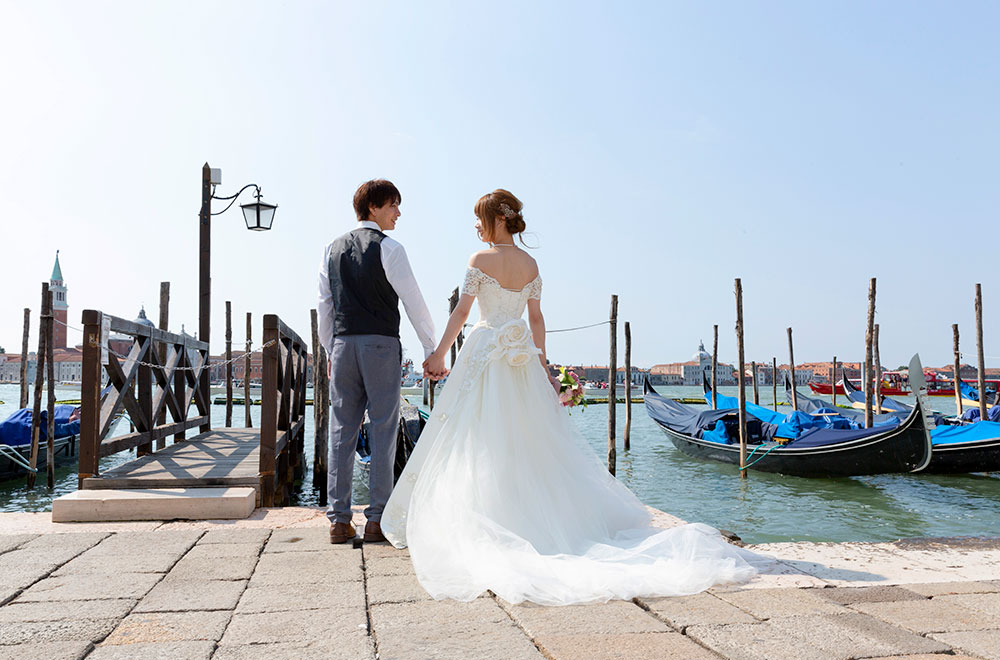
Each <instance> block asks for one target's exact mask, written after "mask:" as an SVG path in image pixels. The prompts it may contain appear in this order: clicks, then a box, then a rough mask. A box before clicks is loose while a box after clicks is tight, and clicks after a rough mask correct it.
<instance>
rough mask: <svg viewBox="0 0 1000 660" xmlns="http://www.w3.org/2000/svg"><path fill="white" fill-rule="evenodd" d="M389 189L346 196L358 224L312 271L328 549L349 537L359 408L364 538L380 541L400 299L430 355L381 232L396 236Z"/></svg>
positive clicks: (407, 283) (428, 332)
mask: <svg viewBox="0 0 1000 660" xmlns="http://www.w3.org/2000/svg"><path fill="white" fill-rule="evenodd" d="M401 199H402V198H401V196H400V194H399V190H397V189H396V186H394V185H393V184H392V183H391V182H389V181H386V180H385V179H375V180H373V181H367V182H365V183H363V184H361V187H360V188H358V190H357V192H355V193H354V212H355V213H356V214H357V216H358V225H357V227H355V228H354V230H353V231H350V232H348V233H347V234H344V235H343V236H341V237H340V238H338V239H336V240H335V241H333V242H332V243H330V245H328V246H327V248H326V252H325V254H324V255H323V263H322V264H321V265H320V269H319V310H318V315H319V335H320V341H321V343H322V344H323V347H324V348H325V349H326V351H327V354H328V355H329V356H330V370H331V377H330V403H331V416H330V456H329V461H328V475H327V494H328V497H329V501H330V508H329V510H328V511H327V512H326V516H327V518H329V520H330V523H331V526H330V543H345V542H347V541H349V540H351V539H353V538H354V537H355V536H356V532H355V530H354V526H353V525H351V485H352V482H353V476H354V451H355V447H356V446H357V437H358V432H359V431H360V429H361V423H362V420H363V418H364V414H365V409H366V408H367V409H368V418H369V421H370V424H369V444H370V445H371V471H370V474H369V492H370V498H371V499H370V504H369V505H368V507H367V508H366V509H365V517H366V518H368V524H367V525H365V532H364V540H365V541H366V542H369V543H373V542H378V541H385V540H386V539H385V536H383V535H382V528H381V526H380V525H379V521H380V520H381V519H382V510H383V509H384V508H385V503H386V501H387V500H388V499H389V494H390V493H391V492H392V486H393V463H394V460H395V456H396V433H397V430H398V427H399V402H400V380H401V373H400V369H401V365H402V347H401V346H400V343H399V301H400V300H402V302H403V307H404V308H405V309H406V315H407V316H408V317H409V319H410V323H411V324H412V325H413V328H414V330H416V331H417V337H418V338H419V339H420V343H421V344H422V345H423V347H424V354H425V357H427V356H429V355H430V354H431V353H432V352H434V322H433V321H432V320H431V315H430V312H428V311H427V305H426V304H425V303H424V298H423V296H422V295H421V294H420V288H419V287H418V286H417V281H416V279H415V278H414V277H413V271H412V270H411V269H410V262H409V260H408V259H407V258H406V251H405V250H404V249H403V246H402V245H400V244H399V243H398V242H397V241H395V240H393V239H391V238H389V237H388V236H386V234H385V232H388V231H392V230H393V229H395V228H396V219H397V218H399V215H400V213H399V203H400V201H401Z"/></svg>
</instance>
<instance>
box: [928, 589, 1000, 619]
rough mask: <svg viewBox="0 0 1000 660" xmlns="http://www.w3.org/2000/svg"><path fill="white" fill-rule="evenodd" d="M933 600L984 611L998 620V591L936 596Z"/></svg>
mask: <svg viewBox="0 0 1000 660" xmlns="http://www.w3.org/2000/svg"><path fill="white" fill-rule="evenodd" d="M934 600H936V601H941V602H945V603H954V604H955V605H961V606H962V607H966V608H969V609H972V610H978V611H979V612H985V613H986V614H989V615H990V616H992V617H994V618H995V619H996V621H998V622H1000V593H988V594H955V595H946V596H937V597H936V598H935V599H934Z"/></svg>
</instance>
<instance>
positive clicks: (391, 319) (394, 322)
mask: <svg viewBox="0 0 1000 660" xmlns="http://www.w3.org/2000/svg"><path fill="white" fill-rule="evenodd" d="M383 238H385V234H383V233H382V232H380V231H378V230H375V229H369V228H367V227H363V228H361V229H358V230H355V231H352V232H349V233H347V234H344V235H343V236H341V237H340V238H338V239H337V240H336V241H334V242H333V245H332V246H331V248H330V261H329V263H328V264H327V266H328V269H329V273H330V291H332V292H333V306H334V318H333V334H334V336H336V335H384V336H386V337H397V338H398V337H399V296H398V295H396V291H395V289H393V288H392V285H391V284H389V280H388V278H386V276H385V269H384V268H383V267H382V239H383Z"/></svg>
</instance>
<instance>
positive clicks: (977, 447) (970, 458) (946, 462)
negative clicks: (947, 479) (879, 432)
mask: <svg viewBox="0 0 1000 660" xmlns="http://www.w3.org/2000/svg"><path fill="white" fill-rule="evenodd" d="M791 390H792V388H791V384H790V383H789V382H788V381H787V380H786V381H785V397H786V398H787V399H788V402H789V403H791V401H792V394H791ZM855 391H856V390H855ZM796 395H797V396H798V403H799V406H798V409H799V410H800V411H801V412H805V413H810V414H815V411H817V410H819V409H821V408H822V407H824V406H826V407H828V406H829V404H827V403H826V402H825V401H823V400H822V399H815V398H812V397H808V396H805V395H804V394H802V393H801V392H796ZM887 403H888V404H889V406H891V408H892V409H890V410H889V412H886V413H884V414H882V415H874V418H875V423H876V424H877V423H879V421H880V420H881V419H885V418H888V417H892V416H901V415H908V414H910V412H911V411H912V407H911V406H908V405H906V404H905V403H901V402H899V401H895V400H893V399H890V398H886V399H885V400H884V401H883V402H882V409H883V410H886V404H887ZM837 412H838V413H840V414H842V415H844V416H846V417H851V416H863V415H864V413H863V412H862V411H860V410H851V409H847V410H839V409H838V410H837ZM931 415H932V417H933V419H934V422H935V428H933V429H931V460H930V463H928V464H927V467H925V468H924V469H923V470H920V472H925V473H929V474H961V473H966V472H997V471H1000V423H998V422H990V421H986V422H981V421H980V422H973V423H971V424H956V423H954V419H953V418H952V419H949V418H946V417H945V416H944V415H941V414H939V413H931Z"/></svg>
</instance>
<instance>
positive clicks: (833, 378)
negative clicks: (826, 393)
mask: <svg viewBox="0 0 1000 660" xmlns="http://www.w3.org/2000/svg"><path fill="white" fill-rule="evenodd" d="M845 378H846V376H845ZM830 382H831V383H833V390H832V391H833V407H834V408H836V407H837V356H836V355H834V356H833V371H832V372H831V375H830Z"/></svg>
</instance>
